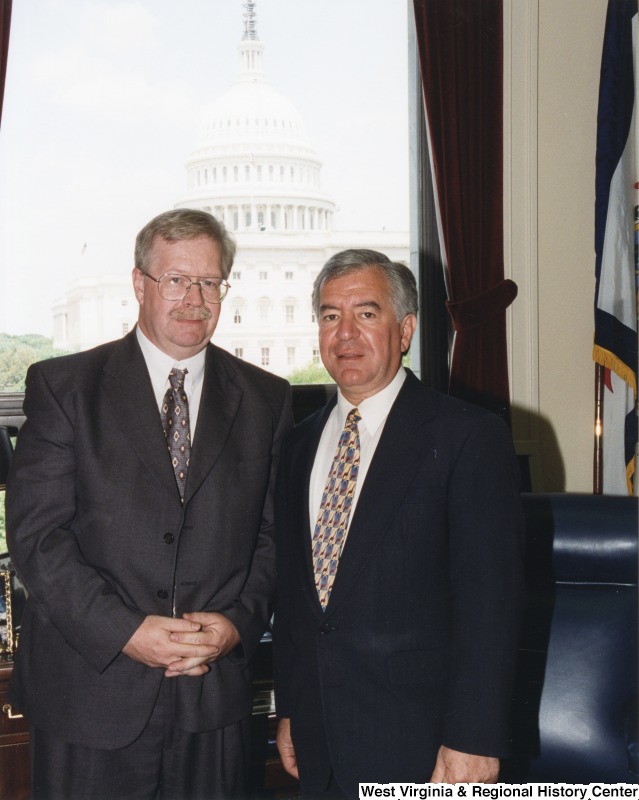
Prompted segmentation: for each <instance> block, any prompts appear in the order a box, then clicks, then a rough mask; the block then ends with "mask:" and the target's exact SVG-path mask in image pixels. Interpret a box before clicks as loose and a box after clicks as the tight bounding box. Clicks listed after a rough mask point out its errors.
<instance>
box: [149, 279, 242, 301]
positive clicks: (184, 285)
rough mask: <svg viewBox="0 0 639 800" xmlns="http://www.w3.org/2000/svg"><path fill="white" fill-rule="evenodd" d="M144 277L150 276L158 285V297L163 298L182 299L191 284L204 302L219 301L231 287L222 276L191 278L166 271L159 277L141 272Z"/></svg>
mask: <svg viewBox="0 0 639 800" xmlns="http://www.w3.org/2000/svg"><path fill="white" fill-rule="evenodd" d="M142 274H143V275H144V277H145V278H150V279H151V280H152V281H155V282H156V283H157V285H158V292H159V293H160V297H162V298H163V299H164V300H183V299H184V298H185V297H186V296H187V294H188V293H189V291H190V289H191V286H199V287H200V291H201V292H202V299H203V300H204V302H205V303H221V302H222V300H224V298H225V297H226V293H227V292H228V290H229V289H230V288H231V287H230V285H229V284H228V283H227V282H226V281H225V280H223V279H222V278H198V280H193V279H192V278H190V277H189V276H188V275H181V274H180V273H179V272H166V273H165V274H164V275H160V277H159V278H154V277H153V275H149V274H148V272H143V273H142Z"/></svg>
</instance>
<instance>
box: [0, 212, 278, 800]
mask: <svg viewBox="0 0 639 800" xmlns="http://www.w3.org/2000/svg"><path fill="white" fill-rule="evenodd" d="M234 256H235V243H234V241H233V239H232V237H231V236H230V235H229V234H228V233H227V231H226V230H225V228H224V226H223V225H222V224H221V223H220V222H218V221H217V220H216V219H215V218H214V217H212V216H211V215H210V214H206V213H205V212H203V211H193V210H189V209H180V210H176V211H169V212H167V213H165V214H160V215H159V216H158V217H155V218H154V219H153V220H151V222H149V223H148V224H147V225H146V226H145V227H144V228H143V229H142V230H141V231H140V233H139V234H138V237H137V240H136V248H135V268H134V270H133V285H134V289H135V294H136V297H137V300H138V303H139V306H140V308H139V316H138V325H137V327H136V329H135V330H133V331H132V332H131V333H130V334H128V335H127V336H125V337H124V338H123V339H120V340H118V341H115V342H110V343H108V344H105V345H101V346H100V347H96V348H94V349H93V350H89V351H87V352H84V353H78V354H75V355H71V356H64V357H62V358H57V359H52V360H50V361H46V362H41V363H39V364H35V365H33V366H32V367H31V368H30V370H29V373H28V376H27V388H26V395H25V403H24V410H25V414H26V422H25V423H24V425H23V427H22V428H21V430H20V433H19V435H18V442H17V448H16V452H15V456H14V458H13V463H12V468H11V475H10V479H9V482H8V488H7V537H8V541H9V549H10V552H11V555H12V558H13V560H14V562H15V565H16V567H17V569H18V572H19V574H20V576H21V578H22V580H23V582H24V584H25V586H26V588H27V590H28V600H27V605H26V610H25V612H24V618H23V620H22V630H21V634H20V646H19V649H18V653H17V658H16V662H15V667H14V673H13V680H12V682H11V687H10V697H11V702H12V703H13V704H14V705H16V706H17V707H18V708H19V709H21V710H22V711H23V712H24V714H25V715H26V716H27V718H28V720H29V723H30V732H31V739H30V745H31V753H32V792H33V797H34V798H35V799H36V800H44V799H45V798H46V800H53V798H55V799H56V800H87V798H91V800H99V799H100V798H104V799H105V800H106V798H109V799H113V800H115V798H117V799H118V800H121V799H122V798H135V800H142V799H143V798H144V799H145V800H156V798H162V799H163V800H195V798H198V800H199V798H205V797H206V798H212V797H215V798H218V797H230V796H237V795H238V794H239V795H240V796H242V792H243V787H244V778H245V775H246V771H247V766H248V763H247V755H248V746H247V733H248V731H249V728H250V716H251V710H252V681H251V672H250V665H249V662H250V659H251V656H252V654H253V653H254V651H255V649H256V647H257V645H258V643H259V640H260V638H261V636H262V634H263V633H264V631H265V629H266V626H267V623H268V619H269V616H270V613H271V609H270V600H271V595H272V589H273V584H274V579H275V543H274V539H273V493H274V485H275V473H276V463H277V459H278V456H279V451H280V445H281V441H282V439H283V437H284V434H285V433H286V432H287V431H288V430H289V429H290V427H291V425H292V415H291V409H290V387H289V386H288V384H287V383H286V381H284V380H282V379H281V378H277V377H275V376H273V375H269V374H267V373H266V372H264V371H263V370H261V369H258V368H257V367H253V366H251V365H249V364H245V363H244V362H242V361H240V360H239V359H237V358H234V357H233V356H231V355H230V354H229V353H227V352H225V351H224V350H221V349H220V348H218V347H215V346H214V345H212V344H210V343H209V340H210V338H211V336H212V334H213V331H214V330H215V326H216V324H217V321H218V318H219V315H220V304H221V301H222V299H223V297H224V294H225V292H226V289H227V288H228V287H227V284H226V279H227V277H228V275H229V273H230V270H231V266H232V264H233V259H234ZM174 380H175V381H176V386H177V388H175V387H174V386H173V381H174ZM173 392H175V393H176V394H175V395H173V394H172V393H173ZM167 398H170V399H169V400H167ZM187 409H188V414H186V413H185V412H186V410H187ZM180 420H184V425H181V424H180ZM187 420H188V424H187ZM171 426H173V427H171ZM178 428H180V430H183V433H184V434H185V440H186V441H188V449H190V456H189V454H188V452H187V445H186V444H184V442H182V440H181V439H180V440H179V441H178V440H177V439H176V447H177V448H178V450H179V452H173V445H172V444H171V441H172V439H173V438H174V432H175V431H176V430H177V429H178ZM176 435H177V434H176ZM178 438H179V437H178ZM167 444H168V445H169V448H167ZM180 448H182V449H180ZM169 450H171V452H169ZM182 457H184V462H185V463H182V461H181V458H182ZM186 462H188V463H186Z"/></svg>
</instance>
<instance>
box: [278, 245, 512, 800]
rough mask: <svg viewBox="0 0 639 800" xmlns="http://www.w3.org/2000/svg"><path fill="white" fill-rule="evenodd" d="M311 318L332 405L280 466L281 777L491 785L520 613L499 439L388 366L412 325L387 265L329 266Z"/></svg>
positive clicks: (487, 420) (502, 437)
mask: <svg viewBox="0 0 639 800" xmlns="http://www.w3.org/2000/svg"><path fill="white" fill-rule="evenodd" d="M313 307H314V309H315V313H316V316H317V320H318V324H319V344H320V351H321V354H322V360H323V362H324V364H325V366H326V368H327V370H328V371H329V373H330V374H331V376H332V377H333V378H334V379H335V382H336V383H337V387H338V392H337V397H336V398H334V399H333V400H332V401H331V402H329V403H328V405H327V406H326V407H325V408H323V409H321V410H320V411H318V412H317V413H316V414H314V415H313V416H311V417H309V418H308V419H306V420H304V421H303V422H302V423H301V424H300V425H298V426H297V427H296V428H295V430H294V431H292V433H291V434H290V435H289V436H288V437H287V440H286V443H285V445H284V448H283V450H282V458H281V462H280V474H279V476H278V489H277V500H276V515H275V516H276V528H277V543H278V550H277V553H278V565H279V566H278V576H277V603H276V611H275V630H274V634H273V643H274V648H275V649H274V655H275V692H276V703H277V712H278V715H279V717H280V723H279V729H278V746H279V750H280V754H281V756H282V762H283V764H284V767H285V768H286V769H287V770H288V772H290V773H291V774H292V775H294V776H296V777H299V779H300V783H301V789H302V794H303V796H305V797H326V798H328V797H330V798H357V797H358V796H359V791H358V784H359V783H360V782H363V783H365V782H372V783H395V782H410V783H413V782H414V783H425V782H427V781H433V782H443V783H463V782H492V781H495V780H496V779H497V774H498V770H499V757H501V756H503V755H505V754H507V752H508V744H509V726H508V710H509V703H510V690H511V685H512V680H513V673H514V666H515V662H516V653H517V638H518V628H519V621H520V616H521V607H522V597H523V578H522V561H521V542H522V536H521V534H522V514H521V507H520V502H519V495H518V478H517V462H516V460H515V455H514V450H513V446H512V440H511V437H510V432H509V431H508V429H507V427H506V426H505V425H504V423H503V422H502V420H500V419H499V418H498V417H497V416H495V415H494V414H491V413H489V412H487V411H485V410H483V409H480V408H477V407H474V406H472V405H470V404H468V403H463V402H461V401H459V400H456V399H453V398H452V397H448V396H446V395H443V394H439V393H438V392H435V391H432V390H431V389H429V388H427V387H426V386H425V385H424V384H423V383H421V382H420V381H419V380H417V378H416V377H415V375H413V374H412V373H411V372H410V371H409V370H406V369H404V367H403V366H402V355H403V354H404V353H406V352H407V351H408V348H409V347H410V343H411V339H412V336H413V333H414V331H415V326H416V322H417V319H416V315H417V289H416V286H415V279H414V277H413V275H412V274H411V272H410V270H409V269H408V268H407V267H405V266H404V265H403V264H397V263H393V262H391V261H390V260H389V259H388V258H387V257H386V256H385V255H383V254H382V253H377V252H375V251H371V250H346V251H343V252H341V253H337V254H336V255H334V256H333V257H332V258H331V259H330V260H329V261H328V262H327V264H326V265H325V266H324V268H323V269H322V271H321V272H320V274H319V275H318V277H317V279H316V281H315V285H314V291H313ZM336 451H337V453H336ZM327 476H328V478H327Z"/></svg>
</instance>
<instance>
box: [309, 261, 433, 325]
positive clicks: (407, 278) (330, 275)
mask: <svg viewBox="0 0 639 800" xmlns="http://www.w3.org/2000/svg"><path fill="white" fill-rule="evenodd" d="M370 268H372V269H376V270H378V271H379V272H381V273H382V274H383V275H384V276H385V277H386V281H387V282H388V289H389V291H390V300H391V303H392V304H393V308H394V309H395V316H396V317H397V321H398V322H401V321H402V320H403V319H404V317H405V316H406V315H407V314H415V316H417V310H418V307H419V304H418V295H417V282H416V281H415V276H414V275H413V273H412V272H411V271H410V269H409V268H408V267H407V266H406V264H402V263H401V262H400V261H391V260H390V258H389V257H388V256H385V255H384V254H383V253H378V252H377V251H375V250H342V251H341V252H340V253H335V255H334V256H331V257H330V258H329V260H328V261H327V262H326V264H324V266H323V267H322V270H321V272H320V273H319V275H318V276H317V278H315V282H314V283H313V311H314V313H315V317H316V318H317V319H319V312H320V293H321V291H322V289H323V287H324V284H325V283H327V282H328V281H331V280H333V279H334V278H340V277H342V275H348V274H349V273H351V272H357V271H358V270H361V269H370Z"/></svg>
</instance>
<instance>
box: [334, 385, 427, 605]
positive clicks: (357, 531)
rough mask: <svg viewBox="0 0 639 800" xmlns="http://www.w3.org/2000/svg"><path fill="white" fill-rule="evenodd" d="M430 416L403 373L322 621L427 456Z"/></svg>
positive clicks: (421, 390)
mask: <svg viewBox="0 0 639 800" xmlns="http://www.w3.org/2000/svg"><path fill="white" fill-rule="evenodd" d="M435 413H436V407H435V403H434V401H433V395H432V394H431V393H430V392H429V391H428V390H427V389H425V387H424V386H422V385H421V384H420V383H419V381H418V379H417V378H415V376H414V375H413V374H412V373H409V374H408V376H407V378H406V381H405V383H404V385H403V387H402V389H401V390H400V393H399V395H398V396H397V400H396V401H395V403H394V404H393V407H392V408H391V411H390V413H389V415H388V418H387V420H386V424H385V426H384V430H383V432H382V436H381V438H380V441H379V444H378V446H377V449H376V451H375V455H374V456H373V460H372V462H371V465H370V467H369V469H368V473H367V475H366V479H365V482H364V485H363V487H362V489H361V493H360V496H359V499H358V501H357V507H356V509H355V514H354V516H353V519H352V521H351V525H350V528H349V532H348V536H347V538H346V544H345V545H344V550H343V553H342V556H341V558H340V563H339V568H338V570H337V575H336V577H335V583H334V584H333V589H332V591H331V596H330V599H329V602H328V606H327V608H326V612H325V615H326V616H328V615H329V614H330V613H332V612H333V611H334V610H335V609H336V608H338V607H339V605H340V603H341V602H342V600H343V599H344V597H345V596H346V595H347V593H348V592H349V591H350V589H351V587H352V585H353V583H354V581H355V580H356V579H357V576H358V575H359V573H360V572H361V571H362V570H363V569H364V568H365V567H366V564H367V562H368V560H369V559H370V557H371V556H372V554H373V552H374V551H375V549H376V548H377V547H378V545H379V544H380V542H381V540H382V539H383V537H384V536H385V535H386V532H387V531H388V529H389V528H390V526H391V525H392V523H393V521H394V519H395V518H396V516H397V513H398V510H399V508H400V506H401V504H402V503H403V500H404V497H405V495H406V492H407V490H408V487H409V486H410V484H411V478H412V476H413V475H415V473H416V472H417V470H418V466H419V462H420V461H421V460H422V459H423V458H424V457H425V455H426V453H427V451H428V450H427V447H425V446H424V442H423V438H424V435H425V433H424V424H425V423H426V421H427V420H429V419H431V418H432V417H433V415H434V414H435Z"/></svg>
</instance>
